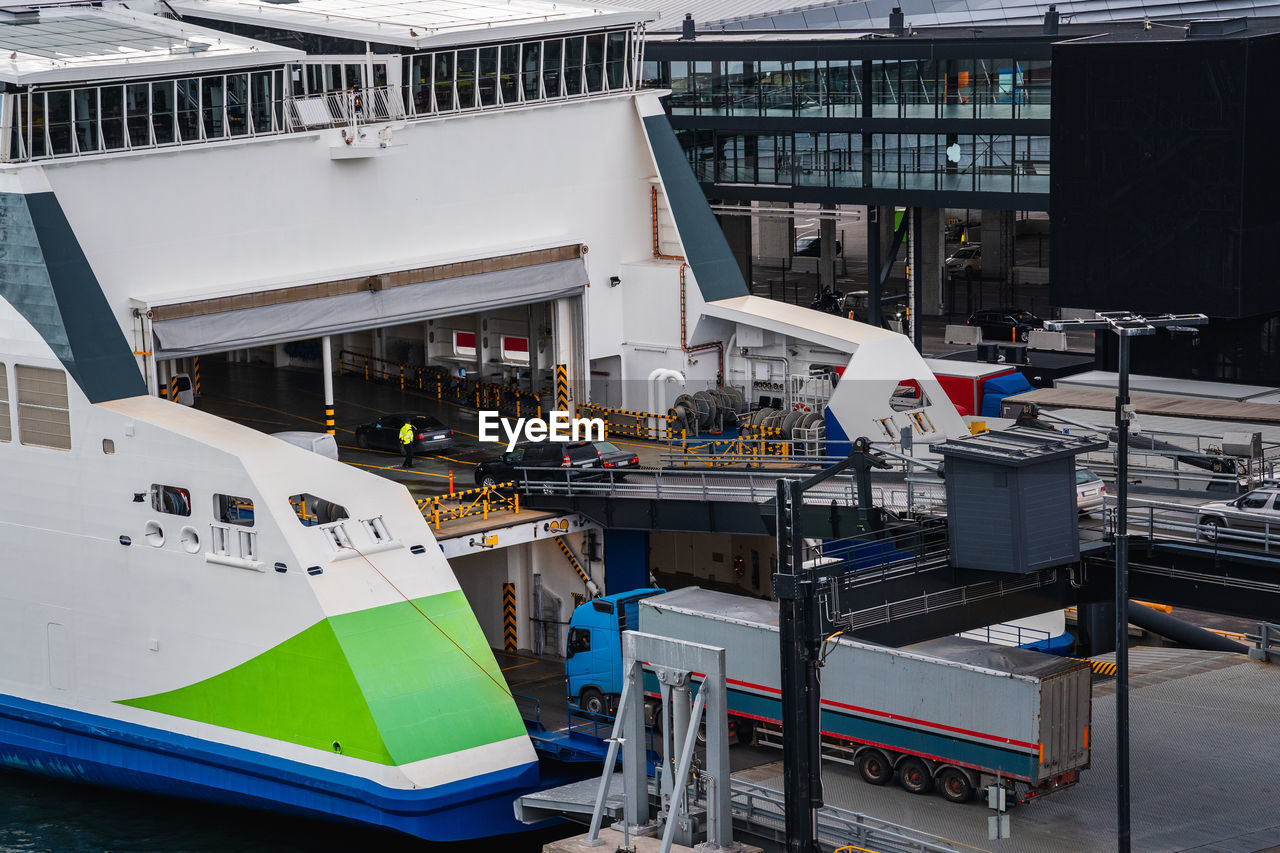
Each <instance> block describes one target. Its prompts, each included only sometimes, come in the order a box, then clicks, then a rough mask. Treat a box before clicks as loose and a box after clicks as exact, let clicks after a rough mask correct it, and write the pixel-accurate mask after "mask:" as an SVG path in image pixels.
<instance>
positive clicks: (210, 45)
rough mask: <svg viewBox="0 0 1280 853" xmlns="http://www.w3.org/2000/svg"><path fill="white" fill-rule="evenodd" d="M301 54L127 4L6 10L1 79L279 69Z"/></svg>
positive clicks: (0, 23) (0, 19) (1, 23)
mask: <svg viewBox="0 0 1280 853" xmlns="http://www.w3.org/2000/svg"><path fill="white" fill-rule="evenodd" d="M302 56H303V53H302V52H301V51H297V50H293V49H292V48H287V47H279V46H277V45H273V44H267V43H265V42H258V41H253V40H252V39H247V38H240V37H239V36H232V35H228V34H226V33H220V32H216V31H214V30H210V29H206V28H204V27H196V26H191V25H189V24H183V23H180V22H178V21H173V20H169V19H167V18H160V17H157V16H154V15H144V14H140V13H137V12H132V11H129V10H128V9H126V8H125V7H123V6H112V7H98V6H88V5H61V6H52V7H42V8H39V9H27V8H24V7H14V6H9V7H6V8H2V9H0V80H3V81H5V82H9V83H16V84H19V85H31V84H43V83H78V82H91V81H103V80H122V79H132V78H138V77H157V76H162V75H168V74H186V73H203V72H213V71H218V70H222V69H229V68H252V67H259V66H277V65H283V64H284V63H286V62H291V61H296V60H298V59H300V58H302Z"/></svg>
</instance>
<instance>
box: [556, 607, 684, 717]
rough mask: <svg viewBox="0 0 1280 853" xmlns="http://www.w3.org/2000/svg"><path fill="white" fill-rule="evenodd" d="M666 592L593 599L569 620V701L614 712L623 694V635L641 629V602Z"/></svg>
mask: <svg viewBox="0 0 1280 853" xmlns="http://www.w3.org/2000/svg"><path fill="white" fill-rule="evenodd" d="M664 592H666V590H665V589H654V588H649V589H633V590H630V591H628V592H619V593H615V594H613V595H605V596H602V597H600V598H595V599H592V600H591V601H588V602H585V603H583V604H581V605H579V606H578V607H577V609H575V610H574V611H573V615H572V616H570V617H569V638H568V642H567V644H566V648H565V654H564V674H565V682H566V689H567V691H568V695H569V701H570V702H571V703H572V702H574V701H575V700H576V701H577V703H578V707H580V708H582V710H584V711H588V712H590V713H592V714H609V713H612V712H613V711H614V710H615V709H616V708H617V705H618V695H619V694H620V693H621V692H622V632H623V631H627V630H633V631H634V630H636V629H638V628H639V627H640V604H639V602H640V600H641V599H643V598H648V597H649V596H651V595H659V594H661V593H664Z"/></svg>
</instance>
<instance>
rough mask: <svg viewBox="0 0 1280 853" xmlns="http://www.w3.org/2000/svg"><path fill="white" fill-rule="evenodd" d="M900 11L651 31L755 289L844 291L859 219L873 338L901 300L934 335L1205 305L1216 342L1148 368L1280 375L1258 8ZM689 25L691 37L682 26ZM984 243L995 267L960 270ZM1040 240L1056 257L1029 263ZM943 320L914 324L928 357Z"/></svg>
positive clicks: (685, 131) (1044, 254) (677, 122)
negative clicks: (976, 318) (1027, 320)
mask: <svg viewBox="0 0 1280 853" xmlns="http://www.w3.org/2000/svg"><path fill="white" fill-rule="evenodd" d="M900 5H901V6H902V11H901V14H896V13H894V12H893V11H892V7H890V8H886V9H883V10H881V9H880V6H886V7H888V6H890V4H887V3H886V4H879V5H877V4H876V3H835V4H821V5H820V6H819V5H817V4H815V5H814V6H812V7H807V8H800V9H796V10H788V11H785V12H779V11H768V10H765V9H746V10H744V11H743V13H742V14H741V15H739V16H737V17H734V18H724V17H723V16H722V13H721V12H720V11H719V9H718V7H715V6H710V5H709V6H706V7H705V8H699V6H698V4H684V6H679V7H677V6H675V5H674V4H673V5H672V7H671V8H670V9H664V11H665V12H667V13H668V14H667V15H666V17H664V18H662V19H660V20H659V21H658V23H657V24H655V25H654V26H653V27H652V29H653V30H654V32H652V33H651V35H650V38H649V41H648V44H647V47H646V52H645V72H644V77H645V83H646V84H647V85H653V86H655V87H658V88H660V89H670V90H671V92H672V94H671V96H670V97H669V98H667V99H665V103H666V107H667V111H668V113H669V114H670V116H671V122H672V126H673V128H674V129H675V131H676V134H677V136H678V137H679V138H680V140H681V145H682V148H683V150H684V151H685V153H686V156H687V158H688V161H689V164H690V167H691V168H692V169H693V171H694V173H695V174H696V175H697V176H698V180H699V182H700V184H701V186H702V188H703V191H704V193H705V194H706V196H707V197H708V199H710V200H711V201H712V204H713V207H714V208H715V210H716V211H717V213H718V214H719V215H720V218H721V223H722V226H723V228H724V231H725V233H726V236H727V237H728V239H729V243H730V245H731V246H733V247H734V251H735V254H736V255H737V257H738V258H739V262H740V264H741V266H742V268H743V270H744V274H745V275H746V277H747V278H748V279H749V280H752V281H753V282H754V283H755V286H756V287H757V288H759V289H760V290H761V292H766V291H768V290H769V287H770V286H771V284H772V282H771V281H770V280H771V279H774V278H776V277H778V276H780V275H781V276H782V277H783V278H784V279H785V277H786V275H785V270H792V271H794V270H799V269H801V263H799V262H802V263H803V264H808V265H811V267H810V268H812V269H814V270H815V271H816V272H817V279H816V280H817V284H818V286H819V287H821V286H831V285H832V283H834V282H835V281H836V269H837V264H842V265H843V264H844V262H845V261H846V260H847V259H846V258H844V257H837V256H838V255H841V254H842V253H841V252H840V248H841V247H840V246H839V245H838V244H839V242H840V236H839V235H838V234H837V230H836V229H837V222H838V221H841V222H842V224H844V221H842V219H841V217H842V216H843V217H846V220H847V211H843V209H844V208H845V207H846V206H852V207H854V208H855V210H856V211H857V215H859V216H861V217H862V219H863V222H862V223H860V224H857V225H851V224H850V225H848V226H847V227H846V229H845V231H844V234H845V238H846V239H845V240H844V242H845V243H846V244H847V243H849V242H850V241H849V239H848V234H849V230H850V229H858V230H862V229H864V228H865V230H866V235H867V236H866V243H867V248H866V253H865V254H866V262H867V264H868V267H869V268H870V269H871V270H873V271H874V273H875V274H867V273H861V272H859V273H857V274H856V275H854V276H853V277H852V278H846V279H845V280H844V281H845V287H846V288H849V287H860V288H865V289H866V290H867V291H869V292H870V295H871V297H870V300H869V307H868V314H870V315H871V318H872V322H875V321H876V320H877V319H879V318H876V317H875V316H874V314H873V313H872V312H874V311H875V310H876V308H878V307H880V302H881V300H878V299H877V298H876V296H877V295H882V296H883V297H884V298H885V305H886V306H887V304H888V301H891V300H892V298H893V297H894V296H895V293H894V291H901V294H900V298H902V299H905V300H906V301H908V302H909V303H910V306H911V309H912V316H916V317H918V318H920V319H923V320H924V321H925V322H928V320H929V318H931V317H932V318H941V317H946V318H947V322H953V323H954V322H959V323H963V322H964V319H965V317H967V316H968V314H969V313H970V312H971V311H972V310H975V309H977V308H991V307H999V306H1008V305H1009V304H1010V303H1014V304H1013V306H1012V307H1018V308H1033V309H1034V310H1035V311H1036V312H1038V313H1041V314H1045V315H1049V314H1055V315H1060V316H1063V317H1071V316H1075V315H1076V313H1075V312H1078V311H1080V310H1084V311H1086V312H1091V311H1093V310H1136V311H1147V312H1154V311H1174V312H1180V311H1197V312H1203V313H1206V314H1208V315H1210V317H1211V318H1213V322H1212V323H1211V324H1210V325H1209V326H1208V327H1207V328H1206V329H1203V330H1202V332H1201V337H1200V341H1199V343H1198V344H1197V345H1196V346H1194V347H1185V346H1179V345H1173V346H1169V345H1166V344H1165V343H1164V342H1157V341H1153V342H1151V343H1150V345H1144V346H1143V347H1140V348H1137V349H1135V353H1134V358H1135V361H1134V367H1135V370H1140V371H1142V372H1146V373H1159V374H1169V375H1178V376H1182V377H1188V378H1191V377H1194V378H1207V379H1222V380H1228V381H1241V382H1265V381H1269V380H1268V379H1267V377H1269V376H1271V375H1274V373H1275V371H1276V369H1277V367H1280V364H1278V363H1277V361H1276V358H1277V355H1276V353H1277V343H1278V341H1277V338H1276V324H1275V317H1276V310H1277V307H1276V306H1275V305H1274V304H1273V302H1272V300H1271V298H1270V296H1268V293H1269V292H1270V288H1269V287H1268V285H1267V282H1268V281H1269V278H1270V274H1269V272H1268V270H1269V269H1270V268H1271V266H1273V265H1272V264H1271V263H1270V261H1271V254H1272V253H1273V252H1274V246H1276V245H1277V240H1276V238H1277V236H1280V234H1277V231H1276V223H1275V221H1274V217H1273V216H1272V215H1270V214H1268V213H1267V212H1266V210H1265V209H1264V208H1265V206H1264V205H1260V204H1259V198H1260V196H1258V195H1257V194H1258V193H1262V194H1263V195H1265V194H1267V193H1269V191H1270V183H1269V179H1268V178H1267V175H1268V174H1269V172H1270V170H1269V169H1267V168H1266V164H1265V163H1264V162H1263V161H1262V160H1261V154H1260V152H1259V150H1258V148H1257V144H1258V142H1257V141H1258V140H1260V139H1265V138H1268V136H1269V134H1270V129H1271V128H1270V124H1269V123H1270V121H1271V119H1270V117H1269V115H1270V113H1269V111H1268V110H1267V109H1266V107H1265V102H1264V101H1263V100H1261V99H1264V98H1265V87H1260V86H1258V85H1255V84H1252V83H1251V82H1250V81H1253V80H1255V79H1256V75H1257V74H1259V73H1261V69H1263V68H1265V67H1267V64H1268V62H1269V61H1270V60H1269V58H1268V57H1270V56H1271V54H1272V52H1273V51H1274V50H1275V49H1276V47H1275V45H1276V44H1277V42H1276V36H1275V33H1276V24H1275V21H1274V20H1273V19H1270V18H1266V17H1261V15H1265V14H1266V12H1265V11H1263V10H1253V9H1250V10H1245V11H1244V12H1241V14H1247V15H1248V17H1240V18H1235V19H1230V20H1227V19H1225V18H1220V17H1219V16H1223V15H1226V14H1228V13H1229V12H1228V11H1227V10H1223V9H1222V8H1221V7H1220V6H1219V7H1215V8H1213V9H1209V10H1206V11H1205V12H1204V14H1206V15H1213V16H1214V19H1213V20H1199V21H1197V20H1194V18H1195V15H1196V14H1197V11H1196V10H1186V9H1184V8H1182V7H1161V6H1158V5H1157V6H1155V7H1151V8H1148V9H1146V10H1143V11H1141V12H1138V11H1134V10H1128V9H1126V8H1125V7H1122V6H1116V5H1114V4H1108V5H1107V6H1106V7H1103V6H1101V5H1100V4H1099V5H1097V6H1089V5H1087V4H1080V3H1074V4H1057V6H1056V8H1054V9H1050V8H1049V7H1036V9H1035V10H1034V15H1033V14H1032V10H1031V8H1030V7H1023V6H1018V7H1005V8H1003V9H996V10H995V11H993V12H991V11H984V10H979V9H971V8H969V6H968V5H966V4H958V5H957V8H956V9H953V10H952V9H949V11H947V12H945V13H943V12H941V11H940V10H939V11H935V9H934V6H935V5H936V4H931V5H929V6H928V7H926V8H920V7H912V6H910V4H900ZM970 5H971V4H970ZM685 11H687V12H688V13H690V14H691V15H692V20H690V21H685V22H684V23H685V24H686V26H687V27H688V32H686V31H684V30H682V29H681V28H680V27H679V26H677V22H676V21H675V20H673V18H675V17H676V16H677V15H679V14H680V13H681V12H685ZM700 13H701V15H702V16H703V17H705V18H706V20H705V21H704V20H701V19H700ZM1175 105H1176V106H1175ZM1191 162H1195V163H1197V164H1198V165H1196V166H1194V167H1193V166H1191V165H1189V164H1190V163H1191ZM1246 176H1247V177H1246ZM796 205H802V206H806V207H808V208H809V209H808V210H807V211H806V213H807V214H809V215H810V217H811V218H812V217H818V223H817V232H816V236H818V238H819V239H818V241H817V243H816V244H813V243H809V249H810V251H805V252H804V254H813V255H815V257H816V258H817V260H816V261H810V260H808V259H807V258H794V257H793V252H799V251H800V250H801V244H800V243H798V242H797V241H796V232H794V231H793V230H792V226H791V219H792V218H793V217H794V216H795V215H796V214H797V211H796V208H795V206H796ZM741 207H745V208H746V210H745V211H741V212H740V211H739V210H738V209H737V208H741ZM864 208H865V213H863V212H862V211H863V209H864ZM895 208H896V209H897V210H898V211H899V213H898V214H897V215H895V214H894V210H895ZM818 209H822V210H824V211H826V213H819V212H818ZM904 210H905V214H904V213H903V211H904ZM835 211H842V212H841V213H835ZM1205 211H1208V213H1209V215H1210V216H1211V217H1212V218H1213V219H1214V221H1215V222H1217V225H1216V226H1214V227H1213V228H1206V227H1205V224H1204V223H1205V219H1204V218H1203V217H1201V216H1199V214H1200V213H1203V212H1205ZM744 214H745V215H744ZM949 219H950V220H956V219H961V220H965V224H970V225H972V224H973V223H975V222H980V223H981V224H980V225H979V226H977V227H968V228H964V227H963V226H959V227H957V226H956V225H954V224H949ZM904 222H905V223H906V225H907V226H909V227H902V226H903V223H904ZM895 231H898V232H900V233H897V234H895ZM1046 232H1047V233H1046ZM962 234H963V237H964V239H966V240H967V242H968V243H977V244H979V245H980V249H981V251H980V253H979V258H980V260H979V259H978V258H975V260H973V261H965V262H963V265H961V263H960V262H953V264H952V265H951V266H950V268H949V267H948V264H947V263H946V258H947V256H948V255H949V254H951V253H952V252H953V251H954V250H955V249H957V248H959V244H958V243H953V245H952V246H951V247H948V245H947V243H948V241H955V240H956V239H958V238H960V237H961V235H962ZM1030 235H1035V236H1034V237H1033V238H1032V239H1035V240H1036V241H1037V243H1038V249H1039V251H1037V252H1035V253H1033V256H1032V257H1031V259H1030V260H1029V261H1028V260H1026V259H1025V258H1023V259H1019V257H1018V256H1017V253H1016V251H1015V244H1016V243H1017V241H1018V239H1019V238H1020V237H1023V236H1030ZM895 237H896V238H897V239H895ZM1046 238H1047V239H1046ZM814 245H816V246H817V247H819V248H818V250H817V251H816V252H815V251H812V249H813V247H814ZM793 246H794V247H795V248H794V249H793ZM1190 246H1195V247H1196V248H1195V249H1194V251H1193V252H1192V254H1193V255H1194V256H1195V257H1194V258H1186V257H1185V254H1186V252H1187V250H1188V247H1190ZM843 254H848V251H847V250H846V251H845V252H844V253H843ZM780 256H781V257H780ZM859 260H860V259H859ZM895 262H896V263H897V265H898V266H897V267H896V269H895V267H894V263H895ZM753 263H754V264H760V265H763V266H764V267H765V269H763V270H762V269H754V270H753ZM904 263H905V265H906V270H905V274H904V272H903V271H902V265H903V264H904ZM891 275H892V276H893V277H894V278H895V279H897V281H898V283H897V284H896V285H892V284H891V285H889V286H888V290H882V287H883V286H884V283H885V282H888V281H889V279H890V276H891ZM904 278H905V281H903V280H902V279H904ZM966 278H968V279H970V281H965V280H964V279H966ZM972 279H980V280H981V281H982V282H983V283H985V284H986V294H985V301H984V295H983V293H982V290H983V288H982V287H981V286H980V285H976V284H975V283H974V282H973V281H972ZM1028 285H1030V287H1028ZM1037 286H1038V287H1039V289H1037ZM786 292H787V290H786V288H785V287H784V288H783V293H786ZM806 293H807V295H806ZM812 293H813V291H812V290H811V291H808V292H804V291H802V292H801V293H800V294H799V295H798V296H797V297H793V298H798V299H800V300H801V301H807V299H808V298H809V296H811V295H812ZM1029 294H1030V297H1029ZM774 295H775V296H776V295H777V294H776V293H775V294H774ZM1174 297H1176V298H1174ZM1028 298H1030V299H1031V300H1033V301H1028ZM885 313H887V310H886V311H884V312H882V315H883V314H885ZM935 322H938V323H939V324H941V322H942V321H941V320H936V321H935ZM924 325H925V323H923V322H922V323H916V324H912V332H913V335H914V336H915V337H916V340H917V343H919V342H920V334H921V330H922V328H923V326H924ZM1100 347H1101V349H1100V351H1099V353H1098V356H1099V359H1100V365H1101V366H1105V367H1109V368H1110V369H1114V366H1115V365H1114V358H1115V357H1114V354H1112V353H1109V352H1107V351H1106V350H1105V344H1100Z"/></svg>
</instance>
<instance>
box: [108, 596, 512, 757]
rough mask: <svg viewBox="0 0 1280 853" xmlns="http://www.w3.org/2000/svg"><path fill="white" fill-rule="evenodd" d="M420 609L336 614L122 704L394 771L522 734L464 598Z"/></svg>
mask: <svg viewBox="0 0 1280 853" xmlns="http://www.w3.org/2000/svg"><path fill="white" fill-rule="evenodd" d="M414 604H416V605H417V608H421V610H422V612H423V613H426V614H427V616H429V617H431V621H427V619H424V618H423V616H422V613H419V612H418V609H417V608H415V607H414V605H413V604H410V603H409V602H406V601H402V602H399V603H396V604H388V605H384V606H382V607H374V608H370V609H368V610H359V611H356V612H354V613H345V614H343V615H341V616H332V617H330V618H328V619H324V620H322V621H320V622H317V623H316V624H314V625H312V626H311V627H310V628H308V629H306V630H305V631H303V632H302V633H300V634H297V635H295V636H293V637H290V638H289V639H288V640H285V641H284V642H283V643H281V644H280V645H278V646H276V647H275V648H272V649H269V650H268V651H266V652H263V653H262V654H260V655H258V656H257V657H254V658H251V659H250V660H247V661H245V662H244V663H242V664H240V665H239V666H236V667H233V668H232V669H229V670H227V671H226V672H223V673H220V674H218V675H215V676H213V677H211V678H207V679H205V680H204V681H200V682H197V683H195V684H190V685H188V686H186V687H181V688H179V689H177V690H171V691H168V692H166V693H157V694H155V695H152V696H143V697H140V698H137V699H127V700H123V701H122V702H121V704H124V705H132V706H134V707H136V708H145V709H147V710H150V711H158V712H160V713H162V714H170V715H172V716H175V717H184V718H186V719H189V720H197V721H199V722H202V723H210V724H212V725H215V726H221V727H223V728H227V729H234V730H237V731H242V732H249V733H251V734H255V735H262V736H264V737H269V738H273V739H275V740H282V741H287V742H289V743H296V744H300V745H302V746H309V747H314V748H316V749H323V750H326V751H332V750H334V743H335V742H336V743H338V744H339V745H340V748H341V750H342V753H343V754H344V755H349V756H352V757H354V758H361V759H364V760H366V761H374V762H377V763H379V764H390V765H400V764H408V763H410V762H413V761H420V760H422V759H424V758H434V757H436V756H439V755H447V754H449V753H452V752H457V751H459V750H463V749H469V748H471V747H475V746H481V745H483V744H487V743H494V742H496V741H501V740H506V739H507V738H512V737H516V736H518V735H522V734H524V733H525V727H524V723H523V722H522V721H521V719H520V714H519V712H518V711H517V710H516V707H515V704H514V702H512V700H511V697H510V696H509V695H508V694H507V693H506V691H505V685H506V682H505V681H504V680H503V677H502V673H501V671H500V670H499V669H498V664H497V661H495V660H494V657H493V653H492V652H491V651H490V650H489V645H488V643H487V642H486V641H485V638H484V634H483V632H481V630H480V626H479V624H477V622H476V619H475V616H474V615H473V614H472V612H471V608H470V606H469V605H468V604H467V600H466V597H465V596H464V595H463V594H462V592H461V591H454V592H448V593H443V594H441V595H434V596H429V597H426V598H420V599H418V600H417V601H416V602H414ZM432 622H434V623H435V625H434V626H433V625H432ZM436 626H438V627H436ZM442 631H443V632H445V633H444V634H442V633H441V632H442ZM445 634H448V636H447V637H446V636H445ZM451 640H452V641H451ZM455 643H456V644H457V645H455ZM459 646H460V647H461V648H462V649H465V650H466V654H464V653H463V652H462V651H461V650H460V649H459ZM468 655H469V656H470V657H468ZM477 665H478V666H477ZM481 668H483V671H482V669H481ZM495 680H496V682H497V683H495ZM499 685H502V686H501V687H500V686H499Z"/></svg>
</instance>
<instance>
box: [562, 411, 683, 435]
mask: <svg viewBox="0 0 1280 853" xmlns="http://www.w3.org/2000/svg"><path fill="white" fill-rule="evenodd" d="M578 417H580V418H600V419H601V420H602V421H604V424H605V430H606V432H605V438H609V437H611V436H615V435H625V436H628V437H630V438H643V439H648V440H650V441H665V440H667V439H670V438H671V421H672V420H673V418H672V416H671V414H670V413H667V414H665V415H659V414H655V413H653V412H635V411H631V410H629V409H610V408H607V407H605V406H595V405H592V404H590V403H582V404H580V405H579V406H578ZM680 432H681V433H683V430H681V431H680Z"/></svg>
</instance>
